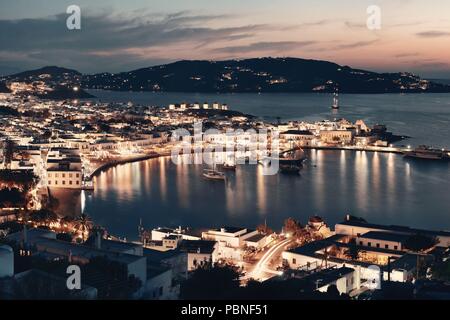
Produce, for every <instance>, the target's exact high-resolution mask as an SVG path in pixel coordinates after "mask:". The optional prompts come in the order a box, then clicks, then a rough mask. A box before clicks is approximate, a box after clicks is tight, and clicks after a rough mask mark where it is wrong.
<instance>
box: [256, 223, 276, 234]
mask: <svg viewBox="0 0 450 320" xmlns="http://www.w3.org/2000/svg"><path fill="white" fill-rule="evenodd" d="M256 230H257V231H258V232H259V233H262V234H272V233H273V230H272V229H271V228H270V227H268V226H267V224H260V225H259V226H257V227H256Z"/></svg>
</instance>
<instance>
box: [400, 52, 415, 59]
mask: <svg viewBox="0 0 450 320" xmlns="http://www.w3.org/2000/svg"><path fill="white" fill-rule="evenodd" d="M418 55H419V53H418V52H403V53H398V54H396V55H395V57H396V58H409V57H416V56H418Z"/></svg>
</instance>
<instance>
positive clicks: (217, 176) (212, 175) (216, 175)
mask: <svg viewBox="0 0 450 320" xmlns="http://www.w3.org/2000/svg"><path fill="white" fill-rule="evenodd" d="M203 177H205V178H206V179H209V180H222V181H223V180H225V174H224V173H223V172H221V171H218V170H216V164H215V163H214V164H213V168H212V169H205V170H203Z"/></svg>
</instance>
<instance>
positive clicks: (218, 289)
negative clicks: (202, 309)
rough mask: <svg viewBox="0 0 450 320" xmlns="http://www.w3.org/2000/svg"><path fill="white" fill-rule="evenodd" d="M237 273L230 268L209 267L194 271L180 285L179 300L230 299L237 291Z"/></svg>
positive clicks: (234, 269)
mask: <svg viewBox="0 0 450 320" xmlns="http://www.w3.org/2000/svg"><path fill="white" fill-rule="evenodd" d="M239 275H240V274H239V272H238V271H237V270H236V268H234V267H230V266H218V265H214V266H209V265H206V266H204V267H199V268H197V269H195V270H194V271H193V272H192V274H191V276H190V277H189V279H188V280H186V281H185V282H184V283H182V285H181V289H180V297H181V299H191V300H206V299H208V300H222V299H232V298H233V297H235V295H236V293H237V291H238V290H239Z"/></svg>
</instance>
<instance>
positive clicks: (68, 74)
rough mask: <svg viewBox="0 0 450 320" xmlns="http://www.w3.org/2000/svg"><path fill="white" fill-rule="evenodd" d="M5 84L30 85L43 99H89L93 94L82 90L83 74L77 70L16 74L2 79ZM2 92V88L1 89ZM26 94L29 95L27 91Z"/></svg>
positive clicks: (43, 69)
mask: <svg viewBox="0 0 450 320" xmlns="http://www.w3.org/2000/svg"><path fill="white" fill-rule="evenodd" d="M2 80H3V82H4V83H8V82H9V83H11V82H24V83H27V84H29V86H28V89H30V88H31V90H32V92H33V94H34V95H36V96H38V97H40V98H42V99H54V100H65V99H87V98H93V97H94V96H92V95H91V94H89V93H87V92H86V91H84V90H82V89H81V88H80V85H81V81H82V74H81V73H80V72H78V71H76V70H72V69H67V68H61V67H56V66H48V67H43V68H40V69H36V70H30V71H25V72H20V73H16V74H13V75H9V76H6V77H3V78H2ZM0 90H1V87H0ZM26 94H29V92H28V91H27V92H26Z"/></svg>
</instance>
